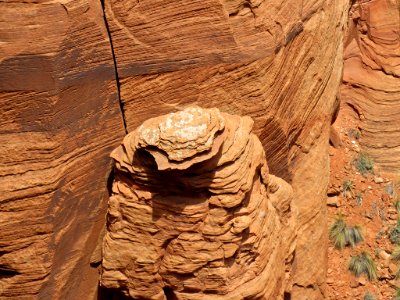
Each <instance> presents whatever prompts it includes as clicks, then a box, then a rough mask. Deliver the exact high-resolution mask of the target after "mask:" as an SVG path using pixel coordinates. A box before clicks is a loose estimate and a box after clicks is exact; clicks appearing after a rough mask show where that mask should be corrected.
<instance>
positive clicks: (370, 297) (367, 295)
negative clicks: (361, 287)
mask: <svg viewBox="0 0 400 300" xmlns="http://www.w3.org/2000/svg"><path fill="white" fill-rule="evenodd" d="M363 300H376V298H375V296H374V294H372V293H371V292H366V293H365V295H364V298H363Z"/></svg>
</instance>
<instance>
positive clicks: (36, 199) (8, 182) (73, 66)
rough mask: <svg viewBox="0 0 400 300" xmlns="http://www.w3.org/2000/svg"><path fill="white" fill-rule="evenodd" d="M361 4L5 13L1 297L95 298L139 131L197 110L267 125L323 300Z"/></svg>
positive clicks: (313, 290)
mask: <svg viewBox="0 0 400 300" xmlns="http://www.w3.org/2000/svg"><path fill="white" fill-rule="evenodd" d="M348 6H349V3H348V1H344V0H335V1H322V0H314V1H303V2H302V1H298V0H289V1H283V0H274V1H222V0H221V1H216V0H202V1H165V0H164V1H161V0H160V1H155V0H143V1H134V0H129V1H128V0H121V1H116V0H112V1H111V0H105V1H104V7H105V19H106V21H107V24H106V22H105V19H104V16H103V14H102V7H101V3H100V2H98V1H94V0H71V1H67V2H61V1H55V2H48V1H42V2H38V3H36V2H35V3H25V2H24V3H23V2H22V1H21V2H10V3H4V2H3V3H1V4H0V24H1V26H0V37H1V42H2V43H1V46H0V99H1V101H2V105H1V106H0V110H1V116H2V118H1V120H0V130H1V135H0V139H1V140H2V141H1V143H0V157H1V158H0V162H1V165H0V172H1V177H0V270H1V271H0V272H1V274H2V277H1V278H0V299H16V298H20V299H24V298H26V299H50V298H53V299H82V298H80V297H81V295H85V297H88V298H87V299H92V298H93V297H94V294H95V291H96V288H97V283H98V274H97V270H96V269H91V268H90V267H89V256H90V255H91V253H92V251H93V249H94V248H95V244H96V241H97V237H98V234H99V231H100V228H101V226H102V225H103V224H104V214H105V210H104V207H105V206H104V205H105V201H106V198H107V197H108V193H107V179H108V176H109V172H110V159H109V157H108V155H109V153H110V151H111V149H113V148H115V146H117V145H118V144H119V142H120V141H121V139H122V137H123V135H124V134H125V130H124V121H125V123H126V128H127V130H128V131H132V130H133V129H134V128H135V127H136V126H137V125H138V124H140V123H142V122H143V121H144V120H146V119H148V118H150V117H154V116H157V115H161V114H164V113H167V112H171V111H176V110H178V109H180V108H183V107H184V106H185V105H187V104H199V105H201V106H203V107H218V108H219V109H220V110H221V111H223V112H227V113H231V114H239V115H248V116H251V117H252V118H253V119H254V121H255V129H254V133H255V134H256V135H257V136H258V137H259V138H260V140H261V142H262V144H263V146H264V149H265V152H266V157H267V161H268V164H269V167H270V170H271V173H272V174H275V175H278V176H280V177H282V178H284V179H285V180H286V181H288V182H289V183H291V184H292V187H293V190H294V201H295V202H296V206H297V207H298V208H299V218H298V220H297V224H299V226H298V233H297V234H298V236H299V238H298V241H297V245H298V246H297V248H296V251H295V259H294V261H293V264H292V266H291V267H292V274H293V284H294V287H293V290H292V299H321V298H323V296H324V277H325V264H326V253H325V250H326V232H325V194H326V193H325V192H326V186H327V181H328V173H329V167H328V166H329V161H328V159H329V158H328V151H327V150H328V136H329V126H330V122H331V120H332V116H333V115H334V112H335V111H336V109H337V106H338V100H337V91H338V87H339V83H340V81H341V74H342V53H343V34H344V32H345V29H346V27H347V15H348V8H349V7H348ZM107 25H108V28H109V33H108V32H107ZM109 36H111V42H110V39H109ZM113 53H114V54H115V62H116V65H115V64H114V60H113ZM115 67H116V71H117V75H118V77H116V72H115ZM118 85H119V92H120V94H119V95H118ZM119 96H120V99H119ZM119 100H120V102H121V103H122V112H121V110H120V103H119Z"/></svg>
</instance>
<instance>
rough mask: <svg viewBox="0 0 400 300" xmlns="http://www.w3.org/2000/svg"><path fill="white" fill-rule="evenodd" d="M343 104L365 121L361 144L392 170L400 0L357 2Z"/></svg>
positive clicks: (396, 145)
mask: <svg viewBox="0 0 400 300" xmlns="http://www.w3.org/2000/svg"><path fill="white" fill-rule="evenodd" d="M341 99H342V105H343V106H346V105H348V106H350V107H352V108H353V109H354V111H355V113H354V116H355V118H356V119H357V120H359V126H360V129H361V134H362V137H361V139H360V143H361V146H362V148H363V150H365V151H366V152H367V153H368V154H370V155H371V156H372V158H373V159H374V161H375V163H376V164H377V165H379V166H380V167H382V168H383V169H384V170H386V171H391V172H398V170H399V166H400V163H399V157H400V138H399V132H400V130H399V128H400V125H399V124H400V2H399V1H397V0H374V1H356V2H355V3H354V5H353V6H352V9H351V10H350V14H349V30H348V32H347V35H346V47H345V57H344V75H343V85H342V87H341Z"/></svg>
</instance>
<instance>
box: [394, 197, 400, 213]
mask: <svg viewBox="0 0 400 300" xmlns="http://www.w3.org/2000/svg"><path fill="white" fill-rule="evenodd" d="M393 205H394V208H396V211H397V213H400V201H399V200H397V201H395V202H394V203H393Z"/></svg>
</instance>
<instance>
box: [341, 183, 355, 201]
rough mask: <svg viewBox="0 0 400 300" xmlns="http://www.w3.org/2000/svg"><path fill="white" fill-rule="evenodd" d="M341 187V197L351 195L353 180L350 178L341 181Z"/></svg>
mask: <svg viewBox="0 0 400 300" xmlns="http://www.w3.org/2000/svg"><path fill="white" fill-rule="evenodd" d="M342 188H343V197H345V198H348V197H351V196H352V194H353V189H354V183H353V181H351V180H345V181H343V184H342Z"/></svg>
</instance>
